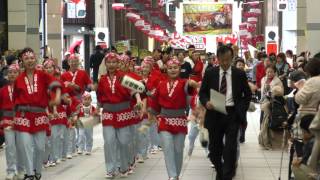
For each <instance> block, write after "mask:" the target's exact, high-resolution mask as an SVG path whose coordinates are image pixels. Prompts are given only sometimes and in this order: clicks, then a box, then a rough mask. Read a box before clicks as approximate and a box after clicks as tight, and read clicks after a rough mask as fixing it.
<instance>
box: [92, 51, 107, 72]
mask: <svg viewBox="0 0 320 180" xmlns="http://www.w3.org/2000/svg"><path fill="white" fill-rule="evenodd" d="M103 58H104V54H103V53H101V52H99V51H98V52H96V53H95V54H92V55H91V56H90V68H96V69H99V66H100V64H101V62H102V60H103Z"/></svg>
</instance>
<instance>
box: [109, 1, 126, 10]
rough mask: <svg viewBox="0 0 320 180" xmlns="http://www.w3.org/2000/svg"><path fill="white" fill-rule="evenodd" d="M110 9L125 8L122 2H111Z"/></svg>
mask: <svg viewBox="0 0 320 180" xmlns="http://www.w3.org/2000/svg"><path fill="white" fill-rule="evenodd" d="M112 9H113V10H116V11H117V10H123V9H126V8H125V6H124V4H123V3H113V4H112Z"/></svg>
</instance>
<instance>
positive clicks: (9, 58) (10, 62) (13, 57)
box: [6, 55, 18, 66]
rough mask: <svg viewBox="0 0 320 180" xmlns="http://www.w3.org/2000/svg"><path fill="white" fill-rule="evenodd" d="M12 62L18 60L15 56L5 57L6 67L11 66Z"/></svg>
mask: <svg viewBox="0 0 320 180" xmlns="http://www.w3.org/2000/svg"><path fill="white" fill-rule="evenodd" d="M14 60H18V59H17V57H16V56H14V55H9V56H7V57H6V61H7V65H8V66H9V65H11V64H12V62H13V61H14Z"/></svg>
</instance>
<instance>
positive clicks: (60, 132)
mask: <svg viewBox="0 0 320 180" xmlns="http://www.w3.org/2000/svg"><path fill="white" fill-rule="evenodd" d="M65 129H66V126H65V125H53V126H51V152H52V154H51V156H52V158H51V159H52V161H53V162H56V161H57V160H58V159H61V158H62V151H63V142H64V141H63V140H64V138H65V137H64V135H65Z"/></svg>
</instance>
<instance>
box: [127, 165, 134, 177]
mask: <svg viewBox="0 0 320 180" xmlns="http://www.w3.org/2000/svg"><path fill="white" fill-rule="evenodd" d="M127 173H128V175H130V174H134V167H133V166H130V167H129V170H128V172H127Z"/></svg>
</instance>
